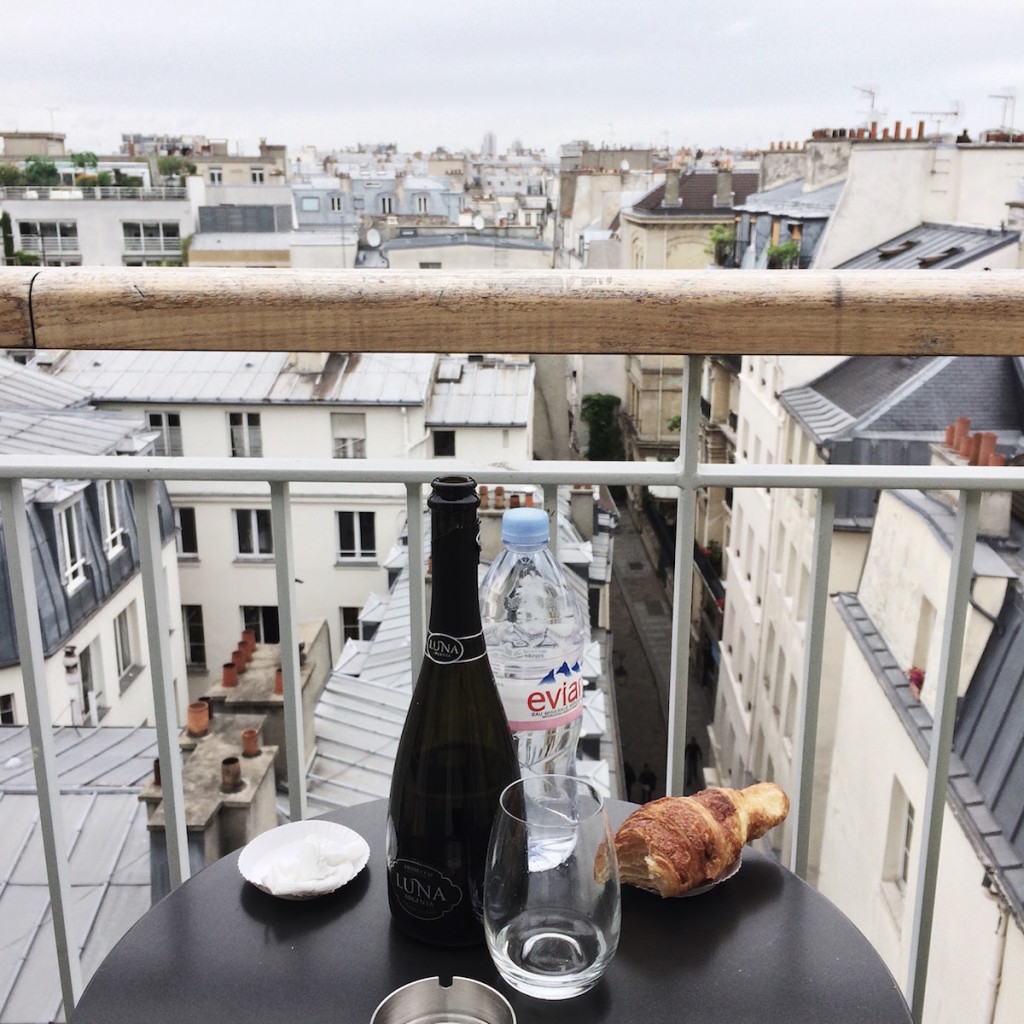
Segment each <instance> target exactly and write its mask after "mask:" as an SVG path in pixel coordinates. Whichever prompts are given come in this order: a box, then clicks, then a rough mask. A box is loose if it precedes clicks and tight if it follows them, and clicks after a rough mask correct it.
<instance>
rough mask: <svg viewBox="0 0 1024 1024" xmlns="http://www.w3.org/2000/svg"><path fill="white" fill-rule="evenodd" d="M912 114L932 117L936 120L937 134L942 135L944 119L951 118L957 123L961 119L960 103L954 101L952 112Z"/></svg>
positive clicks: (923, 111)
mask: <svg viewBox="0 0 1024 1024" xmlns="http://www.w3.org/2000/svg"><path fill="white" fill-rule="evenodd" d="M911 113H912V114H913V115H914V116H915V117H931V118H934V119H935V134H936V135H941V134H942V121H943V119H944V118H947V117H951V118H953V120H954V121H956V120H957V119H958V118H959V117H960V101H959V100H953V109H952V110H912V111H911Z"/></svg>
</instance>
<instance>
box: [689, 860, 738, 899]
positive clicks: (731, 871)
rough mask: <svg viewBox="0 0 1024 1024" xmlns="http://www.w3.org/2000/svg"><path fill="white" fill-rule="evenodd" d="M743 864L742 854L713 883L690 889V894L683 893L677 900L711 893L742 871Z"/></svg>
mask: <svg viewBox="0 0 1024 1024" xmlns="http://www.w3.org/2000/svg"><path fill="white" fill-rule="evenodd" d="M742 863H743V855H742V854H740V856H739V857H737V858H736V859H735V860H734V861H733V862H732V863H731V864H730V865H729V866H728V867H727V868H726V869H725V870H724V871H723V872H722V874H721V875H720V876H719V877H718V878H716V879H715V880H714V881H713V882H708V883H707V884H706V885H698V886H697V888H696V889H690V891H689V892H681V893H680V894H679V895H678V897H676V898H677V899H685V898H686V897H687V896H700V895H701V894H702V893H705V892H710V891H711V890H712V889H714V887H715V886H716V885H721V884H722V883H723V882H727V881H728V880H729V879H730V878H732V876H733V875H735V874H736V872H737V871H739V869H740V865H741V864H742Z"/></svg>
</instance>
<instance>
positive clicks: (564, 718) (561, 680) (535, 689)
mask: <svg viewBox="0 0 1024 1024" xmlns="http://www.w3.org/2000/svg"><path fill="white" fill-rule="evenodd" d="M499 690H500V691H501V701H502V704H504V706H505V715H506V717H507V718H508V726H509V728H510V729H512V730H514V731H516V732H518V731H520V730H525V729H556V728H558V726H560V725H567V724H568V723H569V722H571V721H573V719H575V718H579V716H580V715H581V714H583V671H582V669H581V668H580V666H579V664H578V663H574V664H573V665H572V666H570V665H569V664H568V662H564V661H563V662H562V664H561V665H560V666H559V667H558V668H555V669H552V670H551V671H550V672H548V674H547V675H546V676H544V678H543V679H541V680H539V681H538V680H530V681H523V680H520V679H507V678H506V679H502V680H501V682H500V685H499Z"/></svg>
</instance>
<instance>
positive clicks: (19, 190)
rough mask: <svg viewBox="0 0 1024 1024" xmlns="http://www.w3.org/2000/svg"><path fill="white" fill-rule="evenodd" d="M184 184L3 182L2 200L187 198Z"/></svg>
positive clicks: (161, 199)
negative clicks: (20, 183) (18, 183)
mask: <svg viewBox="0 0 1024 1024" xmlns="http://www.w3.org/2000/svg"><path fill="white" fill-rule="evenodd" d="M187 198H188V191H187V189H186V188H185V186H184V185H148V186H147V185H0V199H55V200H76V199H94V200H100V199H104V200H114V201H117V200H121V201H127V200H138V199H147V200H154V201H158V202H161V201H164V200H168V199H178V200H181V199H187Z"/></svg>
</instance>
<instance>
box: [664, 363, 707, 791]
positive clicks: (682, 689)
mask: <svg viewBox="0 0 1024 1024" xmlns="http://www.w3.org/2000/svg"><path fill="white" fill-rule="evenodd" d="M700 376H701V357H700V356H684V357H683V407H682V411H681V422H680V427H679V498H678V502H677V507H676V557H675V566H674V572H675V578H674V579H673V587H672V593H673V598H672V610H673V613H674V614H673V616H672V654H671V661H670V664H669V689H668V758H667V767H666V771H665V792H666V793H667V794H669V795H672V794H676V795H680V796H681V795H682V792H683V781H684V779H685V776H686V765H685V759H684V757H683V749H684V747H685V744H686V708H687V697H688V690H689V685H690V610H691V607H692V605H693V542H694V537H695V536H696V529H695V522H696V515H697V488H696V477H697V454H698V453H697V446H698V437H699V429H700Z"/></svg>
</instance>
